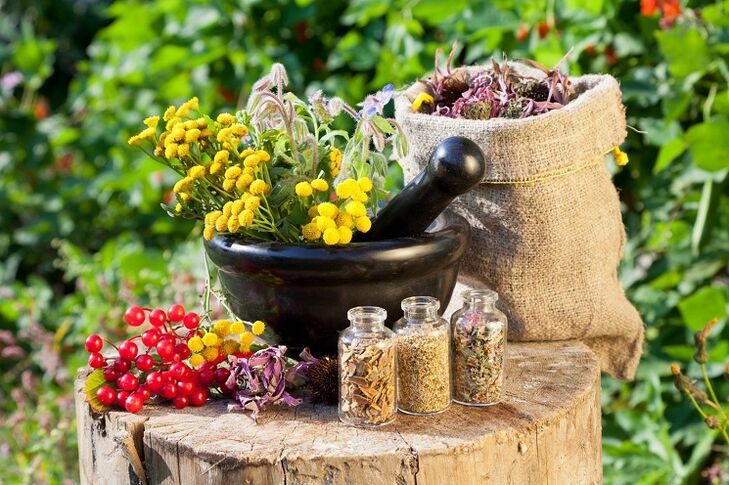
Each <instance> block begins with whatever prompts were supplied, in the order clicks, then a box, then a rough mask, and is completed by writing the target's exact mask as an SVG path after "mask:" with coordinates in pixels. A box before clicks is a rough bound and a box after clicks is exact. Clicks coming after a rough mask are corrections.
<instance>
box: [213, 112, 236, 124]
mask: <svg viewBox="0 0 729 485" xmlns="http://www.w3.org/2000/svg"><path fill="white" fill-rule="evenodd" d="M215 121H217V122H218V123H220V124H221V125H223V126H228V125H232V124H233V123H235V116H233V115H232V114H230V113H220V114H219V115H218V117H217V118H216V119H215Z"/></svg>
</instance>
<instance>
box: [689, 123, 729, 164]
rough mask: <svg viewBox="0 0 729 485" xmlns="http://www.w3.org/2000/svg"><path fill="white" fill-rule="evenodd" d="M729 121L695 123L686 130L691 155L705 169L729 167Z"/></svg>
mask: <svg viewBox="0 0 729 485" xmlns="http://www.w3.org/2000/svg"><path fill="white" fill-rule="evenodd" d="M728 133H729V121H727V120H715V121H707V122H705V123H699V124H698V125H694V126H692V127H691V128H689V130H688V131H687V132H686V142H687V143H688V147H689V150H690V152H691V157H692V158H693V160H694V162H696V165H698V166H699V167H700V168H703V169H704V170H708V171H710V172H715V171H717V170H723V169H725V168H729V143H727V134H728Z"/></svg>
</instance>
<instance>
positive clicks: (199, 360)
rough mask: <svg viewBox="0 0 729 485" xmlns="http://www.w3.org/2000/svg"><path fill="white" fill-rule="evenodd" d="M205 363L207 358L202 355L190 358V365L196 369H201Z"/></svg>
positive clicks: (194, 355)
mask: <svg viewBox="0 0 729 485" xmlns="http://www.w3.org/2000/svg"><path fill="white" fill-rule="evenodd" d="M203 362H205V357H203V356H202V355H200V354H192V355H191V356H190V365H191V366H192V367H193V368H195V369H197V368H198V367H200V366H201V365H202V364H203Z"/></svg>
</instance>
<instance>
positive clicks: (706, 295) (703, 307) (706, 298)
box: [678, 286, 727, 330]
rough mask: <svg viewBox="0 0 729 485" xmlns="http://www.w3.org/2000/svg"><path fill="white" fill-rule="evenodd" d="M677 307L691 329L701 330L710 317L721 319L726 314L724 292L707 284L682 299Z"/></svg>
mask: <svg viewBox="0 0 729 485" xmlns="http://www.w3.org/2000/svg"><path fill="white" fill-rule="evenodd" d="M678 309H679V311H680V312H681V316H682V317H683V321H684V322H686V325H687V326H688V328H690V329H691V330H701V329H702V328H704V325H706V324H707V323H708V322H709V320H711V319H712V318H718V319H721V320H723V319H725V318H726V316H727V312H726V297H725V296H724V292H723V291H722V290H721V289H719V288H713V287H709V286H707V287H704V288H701V289H700V290H698V291H697V292H695V293H694V294H692V295H690V296H687V297H686V298H684V299H682V300H681V301H680V302H678Z"/></svg>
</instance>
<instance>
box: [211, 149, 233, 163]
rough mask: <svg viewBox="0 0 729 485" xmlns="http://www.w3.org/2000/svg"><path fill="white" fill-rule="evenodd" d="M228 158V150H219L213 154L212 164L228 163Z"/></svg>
mask: <svg viewBox="0 0 729 485" xmlns="http://www.w3.org/2000/svg"><path fill="white" fill-rule="evenodd" d="M229 157H230V152H229V151H228V150H220V151H219V152H217V153H216V154H215V157H214V158H213V162H218V163H226V162H227V161H228V158H229Z"/></svg>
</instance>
